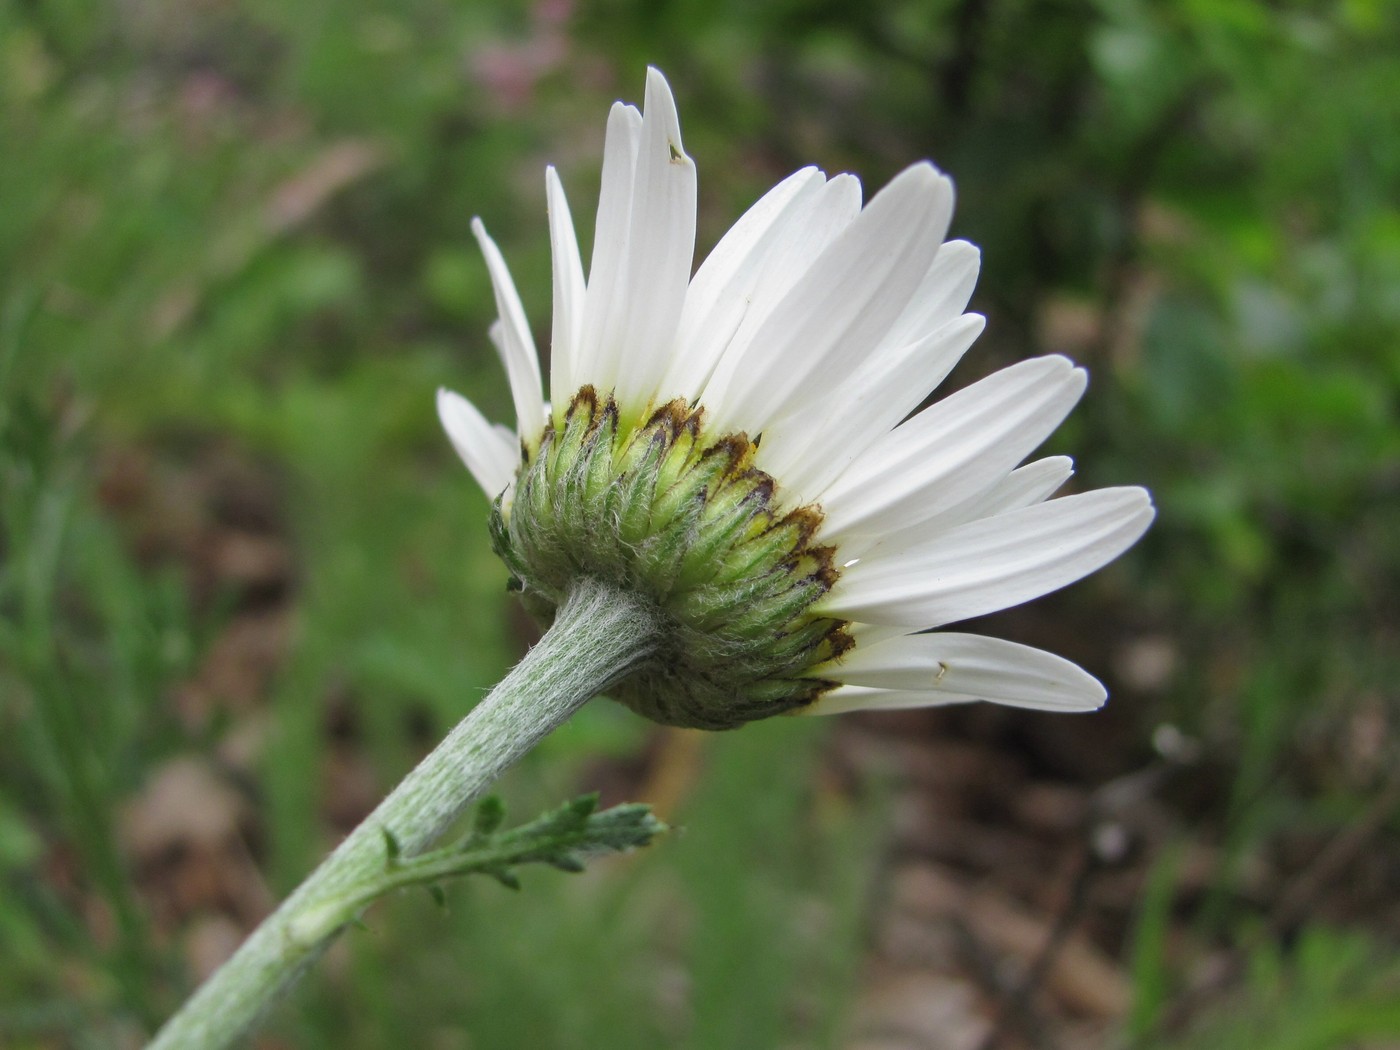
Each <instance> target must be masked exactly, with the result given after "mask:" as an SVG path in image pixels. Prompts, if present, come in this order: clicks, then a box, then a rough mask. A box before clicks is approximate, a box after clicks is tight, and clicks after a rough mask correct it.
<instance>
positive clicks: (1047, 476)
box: [886, 456, 1074, 547]
mask: <svg viewBox="0 0 1400 1050" xmlns="http://www.w3.org/2000/svg"><path fill="white" fill-rule="evenodd" d="M1073 474H1074V460H1072V459H1070V458H1069V456H1047V457H1045V458H1044V459H1037V460H1035V461H1034V462H1033V463H1027V464H1026V465H1025V466H1024V467H1017V468H1016V469H1015V470H1013V471H1012V472H1011V473H1010V474H1008V475H1006V477H1004V478H1002V479H1001V480H1000V481H999V482H997V483H996V484H995V485H993V486H992V487H991V488H990V489H988V490H987V491H986V492H984V493H982V494H981V495H980V496H978V497H976V498H975V499H971V500H968V501H967V502H966V503H963V504H960V505H958V506H956V507H953V508H952V509H950V510H949V511H948V512H947V513H946V514H942V515H939V516H938V517H936V518H933V519H930V520H929V521H928V522H925V523H924V528H926V529H929V528H939V529H944V528H951V527H952V526H954V525H961V524H962V523H963V522H965V521H979V520H981V519H982V518H990V517H991V516H992V515H994V514H1004V513H1005V512H1006V511H1009V510H1019V509H1020V508H1022V507H1030V506H1034V505H1035V504H1037V503H1043V502H1045V500H1047V499H1049V498H1050V497H1051V496H1053V495H1054V494H1055V493H1056V492H1057V491H1058V490H1059V488H1060V486H1061V485H1063V484H1064V483H1065V482H1066V481H1068V480H1069V479H1070V477H1071V476H1073ZM886 542H887V543H891V546H892V547H893V546H897V544H893V543H892V542H891V541H890V540H889V539H887V540H886Z"/></svg>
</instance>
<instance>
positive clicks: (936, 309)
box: [885, 241, 982, 345]
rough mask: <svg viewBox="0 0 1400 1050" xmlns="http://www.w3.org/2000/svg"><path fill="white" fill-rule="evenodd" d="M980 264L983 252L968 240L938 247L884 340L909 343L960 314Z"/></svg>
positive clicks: (970, 294) (969, 297)
mask: <svg viewBox="0 0 1400 1050" xmlns="http://www.w3.org/2000/svg"><path fill="white" fill-rule="evenodd" d="M981 266H982V253H981V252H980V251H979V250H978V249H977V247H976V246H975V245H972V244H969V243H968V242H967V241H949V242H948V243H947V244H945V245H943V247H941V248H939V249H938V254H937V255H935V256H934V257H933V263H932V264H931V265H930V266H929V268H928V272H927V273H926V274H924V278H923V280H922V281H921V282H920V283H919V287H918V288H917V289H916V290H915V292H914V295H913V297H912V298H910V300H909V305H908V306H907V307H905V309H904V312H903V313H901V314H900V315H899V319H898V320H896V321H895V323H894V325H893V327H891V329H890V332H889V334H888V335H887V336H886V337H885V338H886V341H887V342H890V343H892V344H895V345H904V344H906V343H912V342H914V341H915V340H917V339H920V338H921V337H923V336H924V335H925V334H926V333H928V332H932V331H936V330H937V329H939V328H941V327H942V326H943V325H945V324H947V323H948V322H949V321H951V320H952V319H953V318H954V317H956V316H958V314H960V313H962V312H963V309H964V308H965V307H966V306H967V301H968V300H969V299H971V298H972V290H973V288H975V287H976V285H977V273H978V271H979V270H980V269H981Z"/></svg>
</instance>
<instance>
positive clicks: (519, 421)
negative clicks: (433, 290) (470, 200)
mask: <svg viewBox="0 0 1400 1050" xmlns="http://www.w3.org/2000/svg"><path fill="white" fill-rule="evenodd" d="M472 233H474V234H475V235H476V240H477V243H478V244H480V245H481V253H482V254H483V255H484V256H486V268H487V270H489V271H490V273H491V286H492V288H494V289H495V292H496V310H497V312H498V313H499V314H500V325H501V327H500V329H499V332H498V333H493V339H492V342H494V343H496V347H497V349H498V350H499V351H500V354H501V363H502V364H503V365H505V369H506V377H507V378H508V379H509V380H510V394H511V398H512V399H513V400H514V401H515V418H516V425H517V426H518V427H519V432H520V440H521V441H524V442H525V443H526V444H529V445H531V446H533V445H534V444H535V443H537V442H538V441H539V439H540V427H541V422H540V421H541V420H542V419H543V417H544V393H543V392H542V391H541V390H540V362H539V357H538V356H537V355H536V354H535V340H534V338H533V337H532V336H531V335H530V325H529V323H528V322H527V321H526V320H525V308H524V307H523V306H521V305H520V295H519V293H518V292H516V290H515V282H514V281H513V280H511V277H510V270H509V269H508V268H507V267H506V261H505V259H504V258H502V257H501V250H500V249H499V248H497V247H496V242H495V241H493V240H492V239H491V238H490V237H489V236H488V235H487V233H486V227H485V226H483V225H482V224H481V220H480V219H473V220H472Z"/></svg>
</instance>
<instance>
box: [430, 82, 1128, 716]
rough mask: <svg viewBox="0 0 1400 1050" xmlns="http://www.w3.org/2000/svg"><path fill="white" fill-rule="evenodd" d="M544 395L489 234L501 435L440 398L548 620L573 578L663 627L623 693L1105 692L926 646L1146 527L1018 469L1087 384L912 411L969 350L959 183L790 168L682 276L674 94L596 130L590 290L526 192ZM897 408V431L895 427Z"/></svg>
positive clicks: (757, 703)
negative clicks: (876, 187)
mask: <svg viewBox="0 0 1400 1050" xmlns="http://www.w3.org/2000/svg"><path fill="white" fill-rule="evenodd" d="M546 192H547V196H548V202H549V229H550V237H551V244H552V248H553V258H554V320H553V331H552V335H551V344H550V347H551V353H550V401H549V403H546V401H545V398H544V394H543V391H542V389H541V377H540V369H539V363H538V357H537V355H536V350H535V346H534V342H533V339H532V338H531V334H530V328H529V324H528V322H527V320H526V317H525V313H524V310H523V309H522V307H521V304H520V298H519V296H518V294H517V293H516V290H515V286H514V284H513V283H512V280H511V277H510V273H509V271H508V270H507V268H506V263H505V261H504V259H503V258H502V257H501V254H500V252H499V251H498V250H497V248H496V245H495V244H494V243H493V242H492V240H491V239H490V237H489V236H487V234H486V231H485V229H484V228H483V227H482V225H481V223H480V222H479V221H477V222H474V223H473V229H474V231H475V233H476V237H477V239H478V241H479V242H480V243H481V247H482V250H483V252H484V253H485V256H486V263H487V266H488V268H489V270H490V273H491V279H492V282H493V285H494V288H495V294H496V304H497V308H498V311H499V314H500V320H499V321H498V322H497V324H496V325H495V326H493V329H492V333H491V335H492V341H493V342H494V344H495V346H496V348H497V350H498V352H499V353H500V356H501V360H502V362H503V364H504V366H505V369H506V372H507V375H508V376H509V378H510V387H511V392H512V395H513V397H514V401H515V413H516V427H515V429H514V430H513V431H512V430H509V429H507V428H506V427H502V426H498V425H492V424H491V423H489V422H488V421H487V420H486V419H485V418H484V417H483V416H482V414H481V413H480V412H479V411H478V410H477V409H476V408H475V407H473V405H472V404H471V403H470V402H469V401H467V400H465V399H464V398H462V397H460V396H458V395H457V394H454V393H451V392H448V391H440V392H439V395H438V411H439V414H440V416H441V418H442V422H443V425H444V426H445V428H446V430H447V433H448V435H449V437H450V438H451V440H452V442H453V444H454V445H455V447H456V449H457V451H458V452H459V453H460V455H461V457H462V459H463V460H464V461H465V462H466V465H467V467H468V468H469V469H470V471H471V473H472V475H473V476H474V477H475V478H476V480H477V482H478V483H479V484H480V485H481V487H482V489H484V490H485V492H486V494H487V495H488V497H491V498H493V499H495V500H496V509H495V513H494V515H493V536H494V539H495V542H496V546H497V550H498V552H499V553H501V555H502V556H503V557H504V558H505V560H506V562H507V564H508V565H509V566H510V567H511V569H512V572H513V573H514V574H515V576H516V579H517V581H518V583H519V585H520V589H521V591H522V596H523V598H524V599H525V600H526V602H527V605H528V606H529V607H530V608H531V610H532V612H534V613H535V614H536V615H537V616H539V617H540V618H541V619H543V620H544V621H546V622H548V621H549V620H550V618H551V617H552V615H553V610H554V609H555V608H556V607H557V605H558V604H559V602H560V601H562V599H563V597H564V596H565V595H566V594H567V592H568V588H569V586H570V584H571V582H572V581H573V580H576V579H577V578H579V577H581V576H590V577H596V578H599V579H603V580H605V581H608V582H611V583H613V584H615V585H616V586H618V587H622V588H626V589H628V590H629V591H631V592H635V593H636V594H637V595H638V596H639V597H640V599H641V600H643V601H645V602H647V603H650V605H651V606H654V608H655V610H656V615H657V616H658V617H659V618H661V620H663V621H664V622H665V624H666V625H667V627H666V637H667V641H666V642H665V643H664V644H663V645H662V646H661V651H660V652H659V653H657V655H656V656H655V658H654V659H653V660H652V661H651V662H650V663H649V665H648V667H647V669H646V670H644V671H642V672H637V673H634V674H632V675H631V676H630V677H629V678H628V679H626V680H625V681H623V682H621V683H618V684H617V685H616V686H615V688H614V689H613V694H614V695H615V696H616V697H617V698H618V699H620V700H622V701H623V702H625V703H628V704H629V705H630V706H632V707H634V708H635V709H637V710H639V711H641V712H642V713H644V714H647V715H649V716H650V717H653V718H656V719H658V720H660V721H664V722H670V723H676V724H682V725H697V726H705V727H710V728H723V727H726V726H731V725H737V724H740V723H742V722H744V721H748V720H750V719H752V718H757V717H764V716H766V715H769V714H774V713H777V712H780V711H803V712H812V713H828V712H837V711H851V710H868V709H872V708H895V707H915V706H924V705H932V704H948V703H962V702H966V701H972V700H989V701H994V702H997V703H1003V704H1011V705H1015V706H1020V707H1030V708H1042V709H1047V710H1059V711H1084V710H1090V709H1094V708H1097V707H1098V706H1100V705H1101V704H1102V703H1103V700H1104V698H1105V692H1104V689H1103V687H1102V686H1101V685H1100V684H1099V683H1098V682H1097V681H1096V680H1095V679H1094V678H1093V677H1092V676H1090V675H1089V674H1088V673H1086V672H1085V671H1083V670H1081V669H1080V668H1078V667H1076V666H1075V665H1074V664H1072V663H1070V662H1069V661H1067V660H1064V659H1062V658H1061V657H1058V656H1055V655H1052V654H1050V653H1045V652H1040V651H1038V650H1036V649H1032V648H1029V647H1027V646H1024V645H1018V644H1015V643H1013V642H1008V641H1003V640H1000V639H996V638H986V637H979V636H976V635H970V634H960V633H952V632H945V631H942V630H933V629H935V628H939V629H941V628H943V627H945V626H947V625H949V624H956V623H957V622H959V621H961V620H966V619H968V618H970V617H975V616H981V615H983V614H985V613H990V612H994V611H996V610H999V609H1005V608H1007V607H1009V606H1013V605H1018V604H1020V603H1022V602H1025V601H1028V600H1029V599H1032V598H1035V597H1037V596H1039V595H1042V594H1046V593H1048V592H1050V591H1053V590H1056V589H1058V588H1060V587H1063V586H1065V585H1066V584H1069V583H1072V582H1074V581H1075V580H1077V579H1079V578H1081V577H1082V576H1085V575H1087V574H1088V573H1091V572H1093V571H1094V570H1096V569H1098V568H1099V567H1101V566H1102V565H1104V564H1106V563H1107V562H1109V561H1111V560H1112V559H1114V558H1116V557H1117V556H1118V555H1119V554H1121V553H1122V552H1123V551H1124V550H1126V549H1127V548H1128V547H1129V546H1131V545H1132V544H1133V542H1134V541H1136V540H1137V539H1138V537H1139V536H1141V535H1142V533H1143V532H1144V531H1145V530H1146V528H1147V527H1148V525H1149V523H1150V522H1151V521H1152V517H1153V508H1152V504H1151V501H1150V498H1149V496H1148V494H1147V492H1146V491H1144V490H1143V489H1140V488H1113V489H1101V490H1098V491H1094V492H1087V493H1083V494H1079V495H1072V496H1064V497H1060V498H1056V499H1051V498H1050V497H1051V496H1052V495H1053V494H1054V493H1055V492H1056V490H1057V489H1059V488H1060V486H1061V485H1063V484H1064V482H1065V481H1066V479H1067V478H1068V477H1069V476H1070V474H1071V472H1072V471H1071V463H1070V460H1069V459H1068V458H1065V457H1060V456H1056V457H1050V458H1046V459H1040V460H1035V461H1032V462H1030V463H1025V464H1024V465H1022V464H1023V461H1024V460H1025V459H1026V457H1027V456H1029V455H1030V454H1031V453H1032V452H1033V451H1034V450H1035V449H1036V447H1037V446H1039V445H1040V444H1041V443H1042V442H1043V441H1044V440H1045V439H1046V438H1047V437H1048V436H1049V434H1050V433H1051V432H1052V431H1053V430H1054V429H1055V427H1056V426H1058V425H1059V423H1060V422H1061V420H1063V419H1064V417H1065V416H1066V414H1068V412H1069V411H1070V409H1071V408H1073V407H1074V404H1075V403H1076V402H1077V401H1078V400H1079V397H1080V395H1081V394H1082V393H1083V391H1084V387H1085V382H1086V377H1085V373H1084V371H1083V370H1082V369H1079V368H1076V367H1075V366H1074V365H1073V364H1072V363H1071V362H1070V361H1068V360H1066V359H1065V358H1063V357H1058V356H1051V357H1042V358H1037V359H1034V360H1029V361H1023V362H1021V363H1019V364H1017V365H1013V366H1012V367H1010V368H1007V369H1005V370H1003V371H1001V372H998V373H996V374H994V375H992V376H989V377H988V378H986V379H983V380H982V381H980V382H977V383H974V384H972V385H971V386H969V387H967V388H966V389H963V390H960V391H959V392H957V393H955V394H952V395H951V396H948V397H945V398H943V399H942V400H939V401H937V402H935V403H934V404H932V405H931V406H930V407H928V408H924V409H923V410H921V411H917V410H918V409H919V406H920V405H921V404H922V403H923V401H924V399H925V397H926V396H927V395H928V393H929V391H930V390H932V389H933V388H934V387H936V386H937V385H938V384H939V383H940V382H941V381H942V380H943V379H944V377H945V376H947V374H948V373H949V371H951V370H952V368H953V366H954V365H955V364H956V363H957V361H958V360H959V358H960V357H961V356H962V354H963V353H964V351H966V350H967V348H968V347H969V346H970V345H971V343H972V342H973V340H974V339H975V338H976V337H977V335H978V334H979V333H980V332H981V330H982V327H983V323H984V322H983V318H982V317H980V316H979V315H977V314H973V313H965V312H964V308H965V306H966V305H967V302H968V299H969V297H970V296H971V294H972V289H973V285H974V283H975V281H976V278H977V271H978V266H979V253H978V251H977V249H976V248H975V247H973V246H972V245H971V244H968V243H966V242H964V241H956V240H955V241H946V242H945V241H944V236H945V234H946V232H947V229H948V223H949V220H950V217H951V215H952V208H953V187H952V183H951V182H950V181H949V180H948V178H947V177H946V176H944V175H942V174H941V173H940V172H939V171H938V170H937V169H935V168H934V167H933V166H932V165H931V164H928V163H920V164H916V165H914V166H912V167H910V168H908V169H906V170H905V171H903V172H902V173H901V174H900V175H898V176H897V177H896V178H895V179H894V180H893V181H891V182H890V184H889V185H888V186H886V187H885V188H884V189H883V190H881V191H880V192H879V193H877V194H876V195H875V196H874V197H873V198H872V199H871V200H870V202H869V203H868V204H865V205H864V206H862V201H861V187H860V183H859V182H858V181H857V180H856V179H855V178H854V177H853V176H851V175H837V176H835V177H834V178H827V177H826V175H825V174H823V173H822V172H821V171H818V170H817V169H815V168H804V169H802V170H801V171H798V172H796V173H795V174H793V175H791V176H789V177H788V178H787V179H785V180H783V181H782V182H781V183H779V184H778V185H777V186H775V187H774V188H773V189H772V190H770V191H769V192H768V193H767V194H766V195H765V196H764V197H763V198H762V199H761V200H759V201H758V203H756V204H755V205H754V206H753V207H752V208H750V209H749V211H748V212H747V213H746V214H745V215H744V216H743V217H742V218H741V219H740V220H739V221H738V222H737V223H736V224H735V225H734V227H733V228H732V229H731V230H730V231H729V232H728V233H727V234H726V235H725V236H724V237H723V238H722V239H721V240H720V242H719V244H718V245H717V246H716V247H715V249H714V251H712V252H711V253H710V255H709V257H708V258H707V259H706V260H705V262H704V263H703V264H702V265H701V266H700V268H699V270H698V271H696V272H695V273H694V275H693V276H692V273H691V267H692V257H693V252H694V242H695V200H696V174H695V165H694V163H693V162H692V160H691V159H690V157H689V156H687V154H686V152H685V149H684V147H683V146H682V143H681V132H680V124H679V121H678V118H677V115H676V108H675V103H674V101H673V99H672V97H671V92H670V88H669V87H668V86H667V84H666V81H665V79H664V78H663V77H662V75H661V74H660V73H659V72H657V71H656V70H654V69H652V70H649V71H648V75H647V85H646V100H645V106H644V111H643V112H641V113H639V112H638V111H637V110H636V109H635V108H633V107H632V106H628V105H624V104H622V103H617V104H616V105H614V106H613V109H612V112H611V113H610V115H609V118H608V125H607V136H606V142H605V146H604V152H603V176H602V191H601V194H600V199H599V202H598V213H597V225H596V229H595V235H594V246H593V255H592V260H591V262H590V265H589V268H588V276H587V279H585V277H584V268H583V263H582V260H581V258H580V255H579V249H578V243H577V241H576V239H575V235H574V226H573V221H572V219H571V217H570V214H569V207H568V204H567V202H566V201H565V197H564V190H563V187H562V185H561V184H560V181H559V178H558V175H557V174H556V173H555V171H554V169H553V168H550V169H548V170H547V172H546ZM911 413H913V414H912V415H911Z"/></svg>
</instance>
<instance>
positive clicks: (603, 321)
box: [564, 102, 642, 396]
mask: <svg viewBox="0 0 1400 1050" xmlns="http://www.w3.org/2000/svg"><path fill="white" fill-rule="evenodd" d="M641 137H642V115H641V114H640V113H638V112H637V110H636V109H635V108H634V107H633V106H627V105H624V104H623V103H621V102H617V103H614V104H613V108H612V110H611V112H609V113H608V131H607V136H606V138H605V139H604V141H603V181H602V186H601V188H600V190H599V193H598V219H597V223H596V225H595V226H594V230H593V259H592V262H591V263H590V264H589V267H588V291H587V294H586V296H585V300H584V310H583V334H582V336H581V337H580V341H579V352H578V358H577V360H576V362H575V364H576V365H577V369H578V371H577V376H576V378H577V379H578V380H579V383H580V385H581V384H583V383H592V384H593V385H595V386H597V387H598V388H599V389H600V390H602V391H604V392H606V391H608V390H611V389H612V388H613V386H614V385H615V384H616V382H617V368H618V332H619V331H620V326H621V323H622V319H623V318H624V317H625V316H626V313H627V302H626V298H627V294H628V292H629V291H630V289H629V288H628V287H627V282H626V263H627V243H628V233H629V230H630V229H631V223H632V182H633V177H634V176H635V175H636V169H637V148H638V143H639V142H640V141H641ZM564 396H567V395H564Z"/></svg>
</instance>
